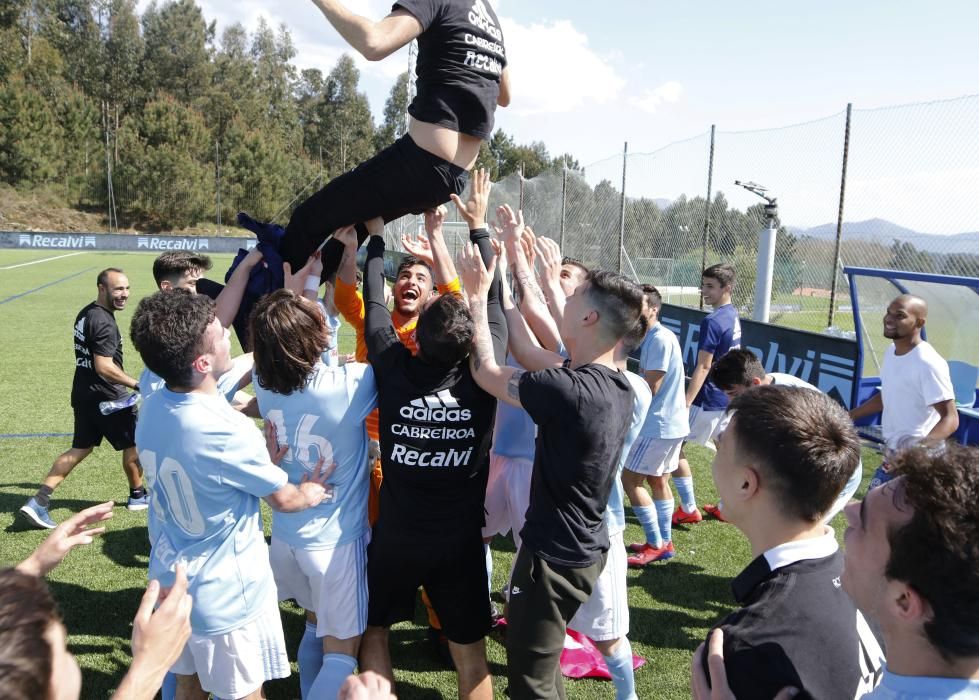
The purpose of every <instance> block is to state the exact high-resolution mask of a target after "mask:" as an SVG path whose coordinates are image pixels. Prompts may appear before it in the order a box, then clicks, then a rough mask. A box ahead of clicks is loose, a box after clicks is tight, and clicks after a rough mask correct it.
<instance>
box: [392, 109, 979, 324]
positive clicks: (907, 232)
mask: <svg viewBox="0 0 979 700" xmlns="http://www.w3.org/2000/svg"><path fill="white" fill-rule="evenodd" d="M975 124H979V96H969V97H963V98H959V99H955V100H949V101H944V102H932V103H927V104H915V105H907V106H900V107H890V108H884V109H874V110H858V109H854V110H852V111H851V110H843V111H840V112H839V113H837V114H834V115H831V116H829V117H826V118H823V119H818V120H815V121H811V122H807V123H804V124H797V125H793V126H787V127H784V128H778V129H768V130H762V131H748V132H726V131H723V130H717V131H714V132H713V133H712V132H707V133H705V134H703V135H701V136H698V137H695V138H692V139H689V140H686V141H682V142H679V143H674V144H671V145H669V146H666V147H664V148H661V149H659V150H657V151H654V152H652V153H638V154H637V153H628V152H627V148H625V149H623V153H622V154H620V155H617V156H613V157H610V158H607V159H604V160H601V161H598V162H596V163H592V164H590V165H587V166H585V167H584V168H583V169H582V170H581V171H570V170H568V171H564V172H561V171H548V172H546V173H544V174H542V175H539V176H537V177H535V178H533V179H531V180H521V178H520V176H519V175H512V176H510V177H507V178H505V179H503V180H502V181H501V182H498V183H496V184H495V185H494V189H493V197H492V204H493V205H496V204H497V203H500V202H508V203H510V204H511V205H513V206H514V207H517V206H522V208H523V212H524V217H525V219H526V221H527V223H528V224H530V225H531V226H533V228H534V230H535V232H536V233H537V234H538V235H547V236H549V237H551V238H554V239H555V240H557V241H559V242H560V243H561V247H562V249H563V251H564V253H565V255H568V256H570V257H574V258H577V259H579V260H581V261H582V262H583V263H585V264H586V265H589V266H598V267H603V268H607V269H614V270H617V269H621V270H622V271H623V272H624V273H626V274H629V275H630V276H633V277H635V278H637V279H640V280H642V281H649V282H652V283H654V284H656V285H657V286H659V287H660V288H661V290H662V291H663V295H664V298H665V299H667V300H668V301H670V302H672V303H678V304H683V305H688V306H698V305H699V303H700V296H699V293H698V285H699V283H700V271H701V270H702V269H703V268H704V267H705V266H706V265H711V264H713V263H716V262H729V263H731V264H732V265H733V266H734V268H735V270H736V271H737V275H738V280H737V283H736V287H735V295H734V297H735V303H736V304H737V305H738V306H739V307H740V309H741V312H742V314H743V315H745V316H750V315H751V313H752V311H753V305H754V286H755V277H756V269H757V262H758V240H759V233H760V230H761V229H762V228H763V226H764V222H765V215H764V204H765V202H764V201H763V200H762V199H759V198H758V197H757V196H756V195H755V194H752V193H751V192H748V191H747V190H745V189H743V188H741V187H739V186H736V185H735V184H734V183H735V181H736V180H739V181H753V182H755V183H759V184H762V185H764V186H766V187H767V188H768V194H769V195H770V196H773V197H776V198H777V200H778V211H779V224H780V225H779V231H778V237H777V242H776V249H775V267H774V280H773V285H772V303H771V320H772V322H773V323H777V324H779V325H784V326H790V327H795V328H801V329H805V330H812V331H823V330H825V329H826V328H827V327H828V326H830V325H832V326H834V327H836V328H838V329H839V330H842V331H852V330H853V314H852V305H851V302H850V299H849V288H848V286H847V284H846V281H845V280H844V279H843V272H842V268H843V266H846V265H851V266H860V267H876V268H885V269H902V270H911V271H915V272H930V273H938V274H949V275H960V276H967V277H979V208H977V207H975V206H974V199H975V193H976V192H979V139H976V138H975V137H974V136H973V135H972V133H971V129H970V126H974V125H975ZM623 192H624V193H625V197H623ZM841 197H842V206H841ZM708 203H709V204H708ZM418 225H419V224H418V223H417V222H415V223H411V224H409V225H408V226H409V228H418ZM401 226H402V227H404V224H403V223H402V224H401ZM838 234H839V235H838ZM450 238H451V237H450ZM454 238H456V239H459V240H461V238H460V237H459V236H458V235H454ZM392 242H396V241H394V240H393V239H392ZM453 245H457V244H453ZM837 251H838V252H837ZM834 278H835V280H836V285H835V289H834ZM834 293H835V297H834Z"/></svg>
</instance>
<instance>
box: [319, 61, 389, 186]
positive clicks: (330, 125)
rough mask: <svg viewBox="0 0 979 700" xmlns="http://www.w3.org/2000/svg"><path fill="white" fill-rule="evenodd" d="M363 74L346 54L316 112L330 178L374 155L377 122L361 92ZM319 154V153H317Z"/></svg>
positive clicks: (325, 84) (328, 84) (332, 75)
mask: <svg viewBox="0 0 979 700" xmlns="http://www.w3.org/2000/svg"><path fill="white" fill-rule="evenodd" d="M359 80H360V71H358V70H357V67H356V66H355V65H354V62H353V59H352V58H350V56H348V55H347V54H343V55H342V56H341V57H340V60H338V61H337V64H336V66H334V67H333V70H331V71H330V74H329V75H328V76H327V78H326V82H325V83H324V86H323V97H322V99H321V100H320V102H319V104H318V106H317V108H316V110H315V118H316V120H317V122H318V124H319V133H318V143H314V144H311V145H313V146H314V147H316V148H317V150H318V149H319V148H320V147H321V148H322V149H323V157H324V159H325V168H326V170H327V172H328V173H329V175H330V177H334V176H336V175H339V174H340V173H343V172H346V171H347V170H349V169H350V168H352V167H353V166H354V165H356V164H357V163H360V162H363V161H365V160H367V159H368V158H370V157H371V156H372V155H373V154H374V120H373V117H372V116H371V110H370V105H369V103H368V102H367V96H366V95H365V94H364V93H362V92H358V91H357V83H358V82H359ZM314 152H315V151H314Z"/></svg>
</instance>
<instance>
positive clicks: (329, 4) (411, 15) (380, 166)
mask: <svg viewBox="0 0 979 700" xmlns="http://www.w3.org/2000/svg"><path fill="white" fill-rule="evenodd" d="M314 3H315V5H316V6H317V7H318V8H319V9H320V10H321V11H322V12H323V14H324V15H325V16H326V18H327V20H329V22H330V24H332V25H333V26H334V27H335V28H336V30H337V31H338V32H339V33H340V35H341V36H342V37H343V38H344V39H346V40H347V41H348V42H349V43H350V45H351V46H352V47H353V48H355V49H356V50H357V51H358V52H360V53H361V54H362V55H363V56H364V57H365V58H366V59H367V60H369V61H380V60H381V59H383V58H385V57H387V56H389V55H391V54H392V53H394V52H395V51H397V50H398V49H400V48H401V47H402V46H405V45H406V44H408V43H409V42H410V41H412V40H413V39H417V40H418V61H417V64H416V74H417V81H416V87H417V94H416V95H415V99H414V100H413V101H412V103H411V105H410V106H409V107H408V112H409V114H410V115H411V122H410V125H409V127H408V133H407V134H406V135H405V136H402V137H401V138H400V139H398V140H397V141H396V142H395V143H394V144H392V145H391V146H388V147H387V148H385V149H384V150H383V151H381V152H380V153H378V154H377V155H375V156H374V157H373V158H371V159H370V160H368V161H366V162H364V163H361V164H360V165H358V166H357V167H356V168H354V169H353V170H351V171H350V172H348V173H345V174H343V175H341V176H339V177H337V178H334V179H333V180H331V181H330V182H329V183H328V184H327V185H326V187H324V188H323V189H321V190H320V191H319V192H317V193H316V194H314V195H313V196H312V197H310V198H309V199H307V200H306V201H305V202H303V203H302V204H301V205H299V207H298V208H297V209H296V211H295V212H294V213H293V215H292V219H291V220H290V221H289V226H288V227H287V228H286V235H285V237H284V239H283V241H282V258H283V260H284V261H285V262H288V263H289V264H290V265H292V267H293V269H297V268H298V267H299V266H301V265H303V264H304V263H305V262H306V259H307V258H308V257H309V255H310V254H311V253H312V252H313V251H314V250H315V249H316V248H317V247H318V246H320V245H321V244H322V243H323V241H324V239H326V237H327V236H328V235H329V234H331V233H332V232H333V231H334V230H336V229H338V228H340V227H341V226H349V225H351V224H357V225H358V237H359V240H360V242H361V243H362V242H363V241H364V240H365V239H366V238H367V230H366V229H365V228H363V226H362V225H361V222H364V221H369V220H370V219H373V218H376V217H382V218H383V219H384V221H385V222H388V221H392V220H394V219H397V218H400V217H402V216H404V215H406V214H420V213H421V212H423V211H425V210H427V209H433V208H435V207H437V206H438V205H440V204H444V203H445V202H448V201H449V199H450V197H451V195H456V196H458V195H460V194H462V191H463V190H464V189H465V187H466V183H467V182H468V180H469V170H471V169H472V167H473V165H474V164H475V162H476V157H477V156H478V155H479V147H480V145H481V144H482V142H483V140H485V139H486V138H488V137H489V135H490V133H491V132H492V130H493V116H494V112H495V110H496V107H497V105H499V106H502V107H505V106H506V105H507V104H509V102H510V87H509V78H508V73H507V67H506V64H507V60H506V51H505V49H504V44H503V32H502V30H501V29H500V22H499V19H498V18H497V17H496V13H495V12H494V11H493V8H492V7H491V6H490V5H489V4H488V3H486V2H485V0H398V1H397V2H395V4H394V5H393V7H392V10H391V13H390V14H389V15H388V16H387V17H385V18H384V19H382V20H380V21H377V22H372V21H371V20H368V19H366V18H364V17H360V16H358V15H355V14H353V13H352V12H350V11H349V10H348V9H347V8H346V7H344V5H343V4H342V3H340V2H337V1H336V0H314ZM342 254H343V246H341V245H340V244H339V243H337V242H335V241H330V242H329V243H328V244H327V246H326V249H325V253H324V256H323V278H324V279H328V278H330V277H331V276H332V275H333V274H334V273H335V272H336V269H337V267H338V266H339V263H340V258H341V256H342Z"/></svg>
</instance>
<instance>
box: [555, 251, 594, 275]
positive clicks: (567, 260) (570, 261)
mask: <svg viewBox="0 0 979 700" xmlns="http://www.w3.org/2000/svg"><path fill="white" fill-rule="evenodd" d="M561 264H562V265H571V267H577V268H578V269H579V270H581V272H582V274H585V275H587V274H588V273H589V272H591V270H589V269H588V266H587V265H585V263H583V262H581V261H580V260H578V258H572V257H568V256H567V255H565V256H564V257H563V258H561Z"/></svg>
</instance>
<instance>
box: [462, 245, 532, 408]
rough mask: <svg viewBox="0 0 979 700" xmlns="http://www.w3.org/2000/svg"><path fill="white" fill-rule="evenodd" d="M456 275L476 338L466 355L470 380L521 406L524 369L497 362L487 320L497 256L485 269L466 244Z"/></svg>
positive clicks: (502, 398) (502, 399)
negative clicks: (460, 282)
mask: <svg viewBox="0 0 979 700" xmlns="http://www.w3.org/2000/svg"><path fill="white" fill-rule="evenodd" d="M459 272H460V274H461V275H462V280H463V284H464V285H465V289H466V296H467V297H468V299H469V310H470V311H471V312H472V316H473V323H474V325H475V327H476V328H475V330H476V338H475V340H474V341H473V351H472V354H471V355H470V356H469V367H470V369H471V370H472V374H473V378H474V379H475V380H476V383H477V384H479V386H480V387H482V389H483V391H485V392H486V393H488V394H490V395H491V396H495V397H496V398H497V399H499V400H501V401H506V402H507V403H508V404H510V405H511V406H517V407H518V408H519V407H520V406H521V404H520V375H522V374H523V370H520V369H514V368H513V367H506V366H504V365H503V363H502V362H501V361H498V360H497V356H496V352H495V348H494V344H493V336H492V335H491V333H490V326H489V321H488V320H487V308H486V307H487V304H486V298H487V295H488V294H489V292H490V287H491V286H493V281H494V276H495V273H496V257H495V256H494V257H493V258H492V259H491V260H490V266H489V269H488V270H487V268H486V265H485V264H484V263H483V257H482V255H480V253H479V251H478V250H477V248H476V247H475V246H474V245H472V244H471V243H467V244H466V247H465V249H464V250H463V251H462V253H461V255H460V257H459Z"/></svg>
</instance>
